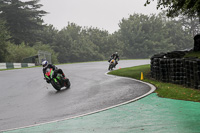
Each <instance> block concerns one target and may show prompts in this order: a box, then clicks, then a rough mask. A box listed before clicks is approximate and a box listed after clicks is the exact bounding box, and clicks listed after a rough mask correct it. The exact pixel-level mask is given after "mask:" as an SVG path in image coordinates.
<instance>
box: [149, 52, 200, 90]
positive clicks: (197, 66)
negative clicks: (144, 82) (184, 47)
mask: <svg viewBox="0 0 200 133" xmlns="http://www.w3.org/2000/svg"><path fill="white" fill-rule="evenodd" d="M176 54H177V53H176ZM178 55H179V56H178V57H179V58H169V56H168V55H167V54H160V55H155V56H153V57H152V58H151V63H150V64H151V77H152V78H153V79H156V80H158V81H162V82H170V83H174V84H180V85H184V86H186V87H191V88H195V89H200V59H198V58H180V57H181V56H180V54H178ZM181 55H183V56H184V54H183V53H182V54H181ZM175 57H177V56H175Z"/></svg>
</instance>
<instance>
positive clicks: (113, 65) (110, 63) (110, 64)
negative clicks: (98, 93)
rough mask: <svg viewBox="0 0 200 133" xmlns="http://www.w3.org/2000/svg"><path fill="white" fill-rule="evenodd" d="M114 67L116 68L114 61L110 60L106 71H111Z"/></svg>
mask: <svg viewBox="0 0 200 133" xmlns="http://www.w3.org/2000/svg"><path fill="white" fill-rule="evenodd" d="M115 66H116V61H115V60H114V59H111V60H110V62H109V67H108V70H113V68H114V67H115Z"/></svg>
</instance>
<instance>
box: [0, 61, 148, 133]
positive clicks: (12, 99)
mask: <svg viewBox="0 0 200 133" xmlns="http://www.w3.org/2000/svg"><path fill="white" fill-rule="evenodd" d="M142 64H149V60H127V61H125V60H124V61H119V65H118V66H117V68H116V69H118V68H119V67H120V68H124V67H131V66H137V65H142ZM58 67H59V68H61V69H63V71H64V72H65V74H66V76H67V77H69V79H70V81H71V84H72V86H71V88H70V89H62V90H61V91H59V92H57V91H56V90H54V89H53V87H52V86H51V85H50V84H47V83H46V82H45V81H44V80H43V75H42V68H41V67H38V68H27V69H17V70H8V71H0V91H1V93H0V125H1V126H0V131H1V130H7V129H12V128H18V127H24V126H29V125H34V124H39V123H44V122H49V121H54V120H59V119H63V118H69V117H73V116H77V115H81V114H86V113H89V112H94V111H97V110H101V109H104V108H108V107H110V106H114V105H116V104H120V103H123V102H126V101H129V100H131V99H134V98H136V97H139V96H141V95H143V94H145V93H147V92H148V91H149V90H150V87H149V86H147V85H146V84H143V83H140V82H137V81H133V80H130V79H125V78H120V77H113V76H107V75H105V73H106V72H107V68H108V62H106V61H105V62H91V63H77V64H66V65H59V66H58Z"/></svg>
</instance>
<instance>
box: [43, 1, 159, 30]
mask: <svg viewBox="0 0 200 133" xmlns="http://www.w3.org/2000/svg"><path fill="white" fill-rule="evenodd" d="M145 2H146V0H41V1H40V3H41V4H42V5H43V7H42V10H45V11H47V12H49V14H47V15H46V16H44V17H43V19H44V21H45V23H47V24H52V25H53V26H54V27H56V28H57V29H59V30H60V29H62V28H64V27H65V26H67V25H68V22H73V23H75V24H77V25H79V26H82V27H84V26H87V27H90V26H91V27H97V28H99V29H103V30H108V31H109V32H110V33H113V32H114V31H117V30H118V29H119V27H118V24H119V22H120V21H121V20H122V18H128V17H129V15H132V14H134V13H143V14H146V15H149V14H152V13H158V12H159V11H158V10H156V4H157V3H156V1H154V2H152V3H151V4H150V5H148V6H146V7H144V3H145Z"/></svg>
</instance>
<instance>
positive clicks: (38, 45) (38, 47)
mask: <svg viewBox="0 0 200 133" xmlns="http://www.w3.org/2000/svg"><path fill="white" fill-rule="evenodd" d="M32 48H33V49H34V50H35V51H37V52H38V51H47V52H49V53H51V60H52V63H54V64H56V63H59V62H58V59H57V58H58V53H56V52H55V51H54V50H53V49H52V48H51V46H50V45H47V44H42V43H40V42H38V43H36V44H35V45H34V46H33V47H32ZM36 54H37V53H35V55H36Z"/></svg>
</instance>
